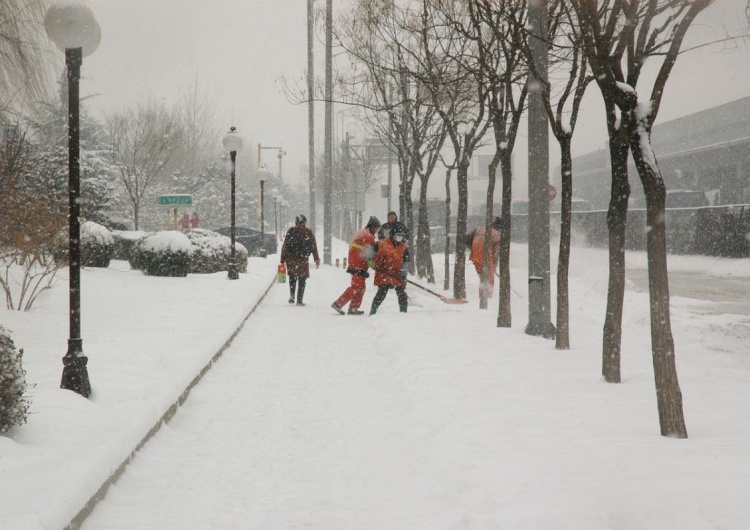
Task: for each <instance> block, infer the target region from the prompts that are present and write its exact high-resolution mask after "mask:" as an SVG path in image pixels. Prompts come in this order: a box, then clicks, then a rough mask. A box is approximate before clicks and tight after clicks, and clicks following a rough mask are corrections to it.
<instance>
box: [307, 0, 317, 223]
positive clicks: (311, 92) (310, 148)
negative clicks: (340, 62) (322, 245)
mask: <svg viewBox="0 0 750 530" xmlns="http://www.w3.org/2000/svg"><path fill="white" fill-rule="evenodd" d="M313 3H314V0H307V166H308V177H309V183H310V229H311V230H312V231H313V233H315V75H314V73H315V63H314V62H313V44H314V41H313V25H314V20H315V17H314V13H313Z"/></svg>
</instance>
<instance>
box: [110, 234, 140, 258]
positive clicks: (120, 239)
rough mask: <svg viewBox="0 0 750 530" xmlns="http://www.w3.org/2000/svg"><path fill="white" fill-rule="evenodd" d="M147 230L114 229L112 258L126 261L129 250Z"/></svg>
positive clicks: (128, 256)
mask: <svg viewBox="0 0 750 530" xmlns="http://www.w3.org/2000/svg"><path fill="white" fill-rule="evenodd" d="M147 235H148V232H144V231H142V230H114V231H113V232H112V237H113V238H114V240H115V244H114V253H113V254H112V259H121V260H124V261H128V260H129V259H130V252H131V251H132V250H133V247H135V244H136V243H138V240H139V239H141V238H143V237H145V236H147Z"/></svg>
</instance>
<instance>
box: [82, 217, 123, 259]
mask: <svg viewBox="0 0 750 530" xmlns="http://www.w3.org/2000/svg"><path fill="white" fill-rule="evenodd" d="M114 251H115V240H114V238H113V237H112V233H111V232H110V231H109V229H108V228H107V227H105V226H102V225H100V224H98V223H95V222H93V221H84V222H83V223H82V224H81V265H82V266H84V267H102V268H106V267H109V262H110V261H111V260H112V256H113V254H114Z"/></svg>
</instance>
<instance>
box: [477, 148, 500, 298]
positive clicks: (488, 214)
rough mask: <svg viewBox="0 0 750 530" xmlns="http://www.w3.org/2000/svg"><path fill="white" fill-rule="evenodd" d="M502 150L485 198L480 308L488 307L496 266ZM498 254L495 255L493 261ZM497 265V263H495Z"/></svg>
mask: <svg viewBox="0 0 750 530" xmlns="http://www.w3.org/2000/svg"><path fill="white" fill-rule="evenodd" d="M499 151H500V150H499V149H498V151H497V152H495V156H494V157H492V161H491V162H490V165H489V167H488V168H487V170H488V175H489V179H488V180H487V197H486V200H485V203H486V207H485V215H484V251H483V252H482V277H481V279H480V283H479V309H487V298H488V293H487V286H489V284H490V274H495V267H493V268H492V270H490V253H491V252H492V250H493V248H492V231H493V228H492V220H493V218H494V211H493V206H494V204H495V177H496V175H497V165H498V162H499V161H500V152H499ZM494 259H496V256H493V261H494ZM495 266H497V264H495Z"/></svg>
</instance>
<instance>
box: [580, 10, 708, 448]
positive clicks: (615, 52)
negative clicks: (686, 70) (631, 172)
mask: <svg viewBox="0 0 750 530" xmlns="http://www.w3.org/2000/svg"><path fill="white" fill-rule="evenodd" d="M570 1H571V5H572V6H573V9H574V10H575V12H576V17H577V19H578V24H579V28H580V32H581V35H582V37H583V40H584V50H585V53H586V55H587V57H588V60H589V64H590V65H591V68H592V71H593V73H594V75H595V78H596V82H597V85H598V86H599V89H600V91H601V93H602V96H603V98H604V100H605V102H610V103H611V104H614V105H616V106H617V108H618V109H619V110H620V112H621V113H622V121H623V125H624V129H625V132H626V133H627V137H628V143H629V145H630V149H631V151H632V154H633V158H634V160H635V165H636V169H637V170H638V175H639V177H640V180H641V183H642V185H643V189H644V193H645V195H646V219H647V253H648V276H649V296H650V302H651V349H652V356H653V364H654V376H655V381H656V395H657V404H658V409H659V424H660V426H661V434H662V435H663V436H670V437H675V438H687V428H686V427H685V418H684V413H683V409H682V393H681V391H680V386H679V382H678V379H677V366H676V362H675V351H674V339H673V337H672V329H671V318H670V312H669V278H668V275H667V258H666V230H665V198H666V189H665V186H664V180H663V179H662V176H661V173H660V171H659V166H658V164H657V161H656V156H655V155H654V152H653V150H652V148H651V127H652V125H653V123H654V120H655V119H656V116H657V114H658V110H659V105H660V104H661V100H662V97H663V94H664V89H665V87H666V83H667V80H668V79H669V75H670V73H671V71H672V68H673V66H674V64H675V62H676V60H677V57H678V54H679V52H680V48H681V46H682V40H683V38H684V36H685V33H686V32H687V30H688V28H689V27H690V25H691V24H692V23H693V21H694V20H695V17H696V16H697V15H698V14H699V13H700V12H701V11H702V10H703V9H705V8H706V7H708V6H709V5H710V4H711V3H712V1H713V0H694V1H692V2H684V1H683V0H629V1H625V0H608V1H607V2H604V3H601V2H599V3H596V4H595V3H592V2H589V1H587V0H570ZM647 59H650V60H657V59H659V60H660V61H661V62H660V67H659V69H658V72H657V75H656V77H655V79H654V81H653V83H652V84H651V87H650V94H649V96H648V99H647V100H646V101H639V98H638V94H639V92H638V90H639V87H638V81H639V80H640V74H641V73H642V69H643V67H644V64H645V63H646V61H647ZM613 188H614V185H613ZM605 355H606V352H605Z"/></svg>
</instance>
